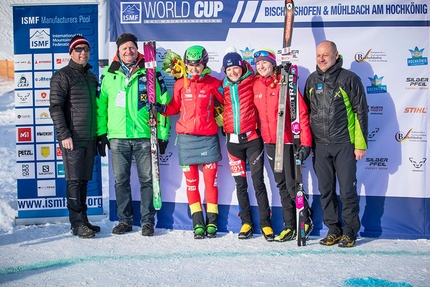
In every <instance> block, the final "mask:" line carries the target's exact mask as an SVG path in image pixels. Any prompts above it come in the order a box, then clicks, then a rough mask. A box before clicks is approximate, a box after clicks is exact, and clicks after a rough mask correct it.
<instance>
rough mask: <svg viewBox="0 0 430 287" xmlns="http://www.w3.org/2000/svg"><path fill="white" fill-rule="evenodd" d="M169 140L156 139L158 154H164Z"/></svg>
mask: <svg viewBox="0 0 430 287" xmlns="http://www.w3.org/2000/svg"><path fill="white" fill-rule="evenodd" d="M168 143H169V141H166V140H160V139H159V140H158V151H159V152H160V154H164V153H165V152H166V148H167V144H168Z"/></svg>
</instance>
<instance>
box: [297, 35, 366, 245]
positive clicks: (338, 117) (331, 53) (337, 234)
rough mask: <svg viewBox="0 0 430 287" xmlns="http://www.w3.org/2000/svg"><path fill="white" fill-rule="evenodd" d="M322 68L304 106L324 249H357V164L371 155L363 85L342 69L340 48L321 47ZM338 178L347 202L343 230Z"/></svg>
mask: <svg viewBox="0 0 430 287" xmlns="http://www.w3.org/2000/svg"><path fill="white" fill-rule="evenodd" d="M316 60H317V68H316V71H315V72H313V73H312V74H311V75H310V76H309V78H308V79H307V80H306V85H305V97H304V99H305V102H306V104H307V106H308V109H309V119H310V125H311V131H312V138H313V141H314V156H313V165H314V170H315V174H316V175H317V177H318V189H319V191H320V193H321V207H322V209H323V219H324V224H325V225H326V226H327V227H328V233H327V236H326V237H325V238H323V239H321V240H320V244H322V245H326V246H330V245H334V244H336V243H338V246H339V247H352V246H354V244H355V240H356V236H357V232H358V231H359V229H360V219H359V204H358V195H357V177H356V172H357V166H356V164H357V160H360V159H363V158H364V157H365V155H366V149H367V125H368V116H367V101H366V93H365V91H364V87H363V84H362V83H361V79H360V78H359V77H358V76H357V75H356V74H354V73H353V72H351V71H348V70H346V69H344V68H342V63H343V61H342V57H341V56H340V55H339V53H338V51H337V48H336V45H335V43H333V42H331V41H323V42H321V43H320V44H319V45H318V47H317V51H316ZM336 177H337V180H338V182H339V192H340V200H341V201H342V220H343V223H344V226H343V227H342V225H341V222H340V220H339V202H338V199H337V194H336Z"/></svg>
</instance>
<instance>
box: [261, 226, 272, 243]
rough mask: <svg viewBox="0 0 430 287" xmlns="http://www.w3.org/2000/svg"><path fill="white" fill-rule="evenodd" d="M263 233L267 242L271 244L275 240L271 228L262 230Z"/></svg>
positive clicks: (267, 227)
mask: <svg viewBox="0 0 430 287" xmlns="http://www.w3.org/2000/svg"><path fill="white" fill-rule="evenodd" d="M261 232H263V235H264V238H265V239H266V240H267V241H269V242H271V241H273V240H274V239H275V234H274V233H273V229H272V227H270V226H266V227H263V228H262V229H261Z"/></svg>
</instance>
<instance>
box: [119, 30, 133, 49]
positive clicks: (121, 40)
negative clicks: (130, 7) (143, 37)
mask: <svg viewBox="0 0 430 287" xmlns="http://www.w3.org/2000/svg"><path fill="white" fill-rule="evenodd" d="M128 41H132V42H133V43H134V45H135V46H136V48H138V47H137V37H136V36H134V35H133V34H131V33H124V34H121V35H119V37H118V39H117V40H116V46H117V48H119V46H121V44H124V43H125V42H128Z"/></svg>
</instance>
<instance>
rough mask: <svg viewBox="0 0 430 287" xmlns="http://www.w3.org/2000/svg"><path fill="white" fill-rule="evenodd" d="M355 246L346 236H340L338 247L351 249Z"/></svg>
mask: <svg viewBox="0 0 430 287" xmlns="http://www.w3.org/2000/svg"><path fill="white" fill-rule="evenodd" d="M354 245H355V240H353V239H351V237H349V236H348V235H342V238H341V239H340V241H339V243H338V244H337V246H339V247H353V246H354Z"/></svg>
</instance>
